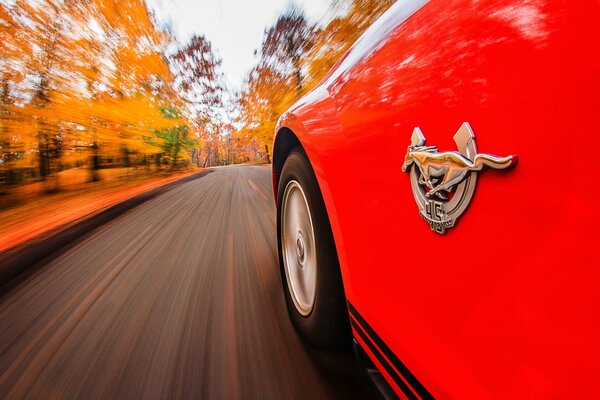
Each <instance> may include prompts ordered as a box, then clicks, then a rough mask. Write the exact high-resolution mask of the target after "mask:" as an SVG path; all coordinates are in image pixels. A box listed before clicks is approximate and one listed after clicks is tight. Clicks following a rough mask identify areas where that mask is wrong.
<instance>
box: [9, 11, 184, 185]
mask: <svg viewBox="0 0 600 400" xmlns="http://www.w3.org/2000/svg"><path fill="white" fill-rule="evenodd" d="M172 40H173V39H172V38H171V37H170V36H169V35H168V34H167V33H166V32H164V31H162V30H160V29H158V28H157V24H156V23H155V21H154V19H153V16H152V14H151V13H150V12H149V11H148V8H147V6H146V3H145V2H144V0H119V1H117V0H44V1H32V0H12V1H4V0H0V181H1V183H5V184H8V183H11V182H13V181H16V180H17V178H15V177H17V176H19V175H23V174H16V173H15V168H20V169H21V170H23V171H28V173H31V172H33V171H35V175H36V176H38V177H41V178H42V179H44V180H46V187H47V190H55V189H57V188H58V180H57V178H56V174H55V173H56V172H57V171H59V170H61V169H64V168H68V167H70V166H76V165H82V164H88V165H89V167H90V171H91V174H90V180H98V179H99V174H98V169H99V168H100V167H101V166H102V163H103V160H105V161H106V160H110V161H111V163H113V164H112V165H114V161H115V160H119V159H120V160H121V164H125V165H129V164H131V162H132V161H133V162H136V163H138V164H139V163H143V162H147V160H148V159H150V158H152V157H155V156H159V155H160V154H162V152H163V151H164V143H163V141H164V138H162V137H159V136H157V135H158V132H162V131H163V130H165V129H169V128H174V127H177V129H179V130H180V131H181V130H183V129H184V127H185V126H188V125H189V123H188V122H187V121H186V120H185V118H184V117H183V116H181V115H178V116H177V117H176V118H172V117H171V116H167V115H165V114H164V113H163V112H162V110H163V109H165V108H169V109H173V110H178V109H181V107H182V106H183V104H184V101H183V99H182V98H181V97H180V96H179V94H178V92H177V91H176V90H175V88H174V76H173V73H172V71H171V69H170V65H169V63H168V61H167V58H166V56H165V52H166V49H167V47H168V46H169V45H170V44H171V42H172ZM186 129H187V128H186ZM181 143H184V142H181ZM183 155H185V152H180V153H177V157H181V156H183ZM34 163H35V170H34V169H33V167H34ZM3 187H6V185H3Z"/></svg>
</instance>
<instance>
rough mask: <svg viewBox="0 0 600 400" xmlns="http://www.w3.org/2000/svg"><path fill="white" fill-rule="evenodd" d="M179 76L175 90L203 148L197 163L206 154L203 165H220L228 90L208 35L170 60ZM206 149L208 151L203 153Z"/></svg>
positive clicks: (225, 128)
mask: <svg viewBox="0 0 600 400" xmlns="http://www.w3.org/2000/svg"><path fill="white" fill-rule="evenodd" d="M170 64H171V69H172V71H173V73H174V75H175V85H174V87H175V89H176V90H178V92H179V93H180V95H181V97H182V98H183V99H184V101H185V103H186V104H185V107H184V109H185V110H186V113H187V114H188V119H189V120H191V121H193V124H194V128H195V133H196V136H197V137H199V138H201V139H202V140H201V141H197V143H198V144H202V145H203V149H196V150H195V152H194V154H195V158H196V162H197V163H198V165H200V155H201V154H202V153H205V157H204V158H205V159H204V163H203V165H204V166H206V165H207V164H210V162H211V160H213V162H215V161H216V162H215V163H219V161H218V160H219V159H220V155H219V151H218V150H219V143H220V142H221V139H222V136H223V135H225V134H226V133H227V129H228V125H229V124H228V122H227V115H226V114H227V113H226V110H225V109H226V106H227V105H226V104H225V103H226V101H225V98H226V96H227V89H226V86H225V82H224V79H223V75H222V73H221V72H220V70H219V67H220V66H221V60H220V59H219V58H218V57H217V56H216V55H215V54H214V52H213V49H212V45H211V43H210V42H209V41H208V40H207V39H206V38H205V37H204V36H198V35H195V36H193V37H192V38H191V39H190V41H189V42H188V43H187V44H185V45H184V46H183V47H181V48H180V49H179V50H178V51H177V52H175V54H173V55H172V56H171V57H170ZM203 150H204V151H203Z"/></svg>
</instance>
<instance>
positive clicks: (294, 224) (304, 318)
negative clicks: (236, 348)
mask: <svg viewBox="0 0 600 400" xmlns="http://www.w3.org/2000/svg"><path fill="white" fill-rule="evenodd" d="M277 205H278V206H277V237H278V246H279V265H280V267H281V278H282V282H283V288H284V293H285V301H286V304H287V309H288V313H289V315H290V318H291V320H292V322H293V324H294V326H295V327H296V329H297V330H298V331H299V332H300V334H301V335H302V336H303V337H304V338H305V339H306V340H307V341H308V342H309V343H310V344H312V345H313V346H315V347H318V348H329V349H332V348H339V347H341V346H343V345H345V344H348V343H350V329H349V323H348V313H347V310H346V304H345V301H346V299H345V296H344V288H343V285H342V278H341V274H340V267H339V262H338V257H337V252H336V249H335V243H334V240H333V234H332V232H331V226H330V225H329V219H328V217H327V211H326V209H325V204H324V202H323V197H322V196H321V192H320V190H319V185H318V183H317V179H316V177H315V174H314V172H313V169H312V167H311V165H310V162H309V161H308V157H307V156H306V154H305V153H304V151H303V150H302V148H301V147H299V146H298V147H296V148H294V149H293V150H292V151H291V153H290V155H289V156H288V158H287V159H286V161H285V163H284V165H283V168H282V171H281V175H280V179H279V186H278V193H277Z"/></svg>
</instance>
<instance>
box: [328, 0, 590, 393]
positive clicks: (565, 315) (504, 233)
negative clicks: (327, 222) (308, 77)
mask: <svg viewBox="0 0 600 400" xmlns="http://www.w3.org/2000/svg"><path fill="white" fill-rule="evenodd" d="M418 6H419V7H415V5H414V4H412V5H411V2H410V1H409V2H399V4H397V5H395V6H394V7H393V10H392V11H391V12H392V13H396V14H397V17H396V21H399V20H401V19H403V18H404V17H406V15H404V14H406V13H408V14H411V13H412V12H413V11H415V8H416V9H418V10H417V11H416V12H415V13H414V14H413V15H412V16H410V17H409V18H408V19H406V21H404V22H402V23H401V24H399V25H394V24H393V18H389V15H388V26H386V27H384V28H385V29H383V28H380V30H379V32H380V36H379V37H373V38H371V42H370V44H369V46H370V47H369V50H368V51H361V52H360V55H361V56H360V58H358V59H351V56H352V52H351V53H350V56H349V57H350V58H349V61H347V62H346V64H347V65H346V66H344V67H343V68H340V69H339V71H338V73H336V74H333V75H332V76H331V77H330V78H329V81H328V82H326V84H327V90H328V91H329V95H330V96H331V97H332V98H333V100H334V102H335V105H336V108H337V112H338V115H339V122H340V124H341V126H342V129H343V134H344V138H345V139H344V143H343V146H342V147H343V151H344V159H345V162H346V164H345V166H344V167H345V168H346V171H344V170H343V168H339V169H338V172H336V173H337V175H336V176H338V178H339V179H337V183H331V182H332V181H333V179H332V180H330V183H329V190H331V192H332V195H333V196H332V197H333V199H334V200H333V201H334V203H335V204H333V205H332V207H331V208H334V207H335V210H336V212H337V219H338V220H339V221H340V228H339V230H338V231H339V232H343V241H344V246H343V248H344V255H343V256H341V257H340V260H341V262H342V269H343V274H344V281H345V289H346V295H347V297H348V300H349V302H350V305H351V308H352V309H354V310H355V312H356V313H357V314H358V316H359V317H360V318H362V319H363V322H364V323H365V324H368V326H369V328H371V329H372V335H376V336H378V339H379V340H381V342H382V343H380V346H379V347H382V346H385V347H388V350H389V351H390V352H391V353H385V352H382V354H383V358H384V362H389V363H390V364H391V366H392V369H393V370H394V371H395V372H398V374H399V375H400V377H401V381H402V384H406V386H407V387H408V388H409V390H410V392H411V393H413V395H415V394H416V395H417V396H419V395H423V393H425V394H427V393H429V394H431V395H433V396H435V397H442V398H445V397H454V398H521V397H528V398H550V397H552V398H580V397H584V395H585V397H587V398H591V397H598V396H600V388H599V385H598V383H596V382H597V380H596V379H595V375H596V372H597V368H596V364H597V361H596V359H597V357H598V355H599V353H600V352H599V350H600V348H599V344H598V343H599V341H598V340H597V338H598V335H599V329H598V328H599V322H598V318H597V312H598V309H599V305H600V295H599V293H600V291H598V283H599V282H600V280H599V278H600V272H599V268H598V261H597V260H598V259H599V256H600V252H599V246H598V233H597V229H598V224H599V222H600V218H599V216H598V212H597V211H596V208H597V207H596V204H595V203H596V202H595V200H596V199H597V197H598V194H600V191H599V190H598V189H597V185H596V183H595V181H596V174H595V171H596V169H597V166H598V164H597V156H595V155H594V153H595V150H596V148H597V147H598V146H599V145H600V140H599V139H598V134H597V133H598V128H599V125H600V124H599V117H598V106H599V105H600V104H599V101H598V93H600V85H599V79H598V75H597V73H598V71H599V70H600V69H599V67H600V63H599V52H598V47H597V43H598V42H599V39H600V38H599V35H598V28H597V22H598V20H599V17H600V15H599V13H598V2H595V1H584V2H570V1H550V0H521V1H506V0H451V1H442V0H432V1H430V2H428V3H427V4H425V5H423V6H422V7H420V4H418ZM407 7H412V8H413V9H408V11H407ZM403 8H404V9H403ZM403 10H404V11H403ZM403 13H404V14H403ZM385 18H386V17H385V16H384V19H385ZM390 21H392V22H390ZM363 45H364V44H363ZM343 65H344V64H343V63H342V66H343ZM465 122H467V123H468V124H469V125H470V127H471V129H472V131H473V132H474V134H475V137H476V144H477V148H478V151H479V152H481V153H487V154H496V155H499V156H507V155H518V157H519V163H518V164H517V165H516V167H514V168H512V169H510V170H494V169H491V168H490V169H488V170H484V171H481V172H478V173H477V186H476V189H475V191H474V193H473V197H472V198H471V201H470V205H469V206H468V208H466V210H465V211H464V212H463V213H462V215H460V217H458V220H457V223H456V225H455V226H454V227H453V228H450V229H447V230H446V232H445V234H444V235H441V234H439V233H437V232H435V231H434V230H432V229H431V228H430V226H429V224H428V223H427V222H426V221H425V220H424V218H423V217H422V216H421V215H420V212H419V211H420V210H419V208H418V206H417V204H416V202H415V198H414V195H413V189H412V187H411V181H410V175H409V173H407V172H403V171H402V169H401V167H402V164H403V162H404V157H405V154H406V153H407V147H408V146H409V145H410V144H411V136H412V134H413V131H414V128H415V127H419V128H420V130H421V132H422V133H423V135H424V136H425V138H426V140H427V142H426V143H427V145H432V146H437V148H438V149H439V151H457V144H456V143H455V141H454V139H453V136H454V135H455V133H456V132H457V131H458V130H459V128H460V127H461V126H462V125H463V123H465ZM349 187H351V188H352V191H353V195H352V196H347V195H346V194H347V193H348V188H349ZM341 193H344V195H343V196H342V195H340V196H336V194H341ZM341 236H342V233H339V234H337V236H336V242H338V239H340V238H341ZM338 247H339V246H338ZM353 318H354V319H356V317H353ZM355 335H356V332H355ZM371 339H372V340H374V339H375V338H373V337H371ZM363 345H364V343H363ZM384 353H385V354H384ZM371 356H372V357H373V358H374V360H375V357H374V354H372V353H371ZM395 357H397V361H398V362H399V363H400V364H398V363H396V362H393V360H391V359H392V358H395ZM375 362H376V363H377V364H378V365H379V367H380V368H382V365H381V360H379V361H377V360H375ZM404 368H405V370H404ZM407 371H408V372H407ZM385 376H386V377H387V379H388V381H389V382H390V384H391V385H392V386H393V387H394V388H395V389H396V391H398V392H399V393H402V390H401V389H402V388H400V386H399V383H398V381H394V379H392V377H391V375H390V373H389V372H388V373H385ZM415 382H416V383H415ZM415 385H416V386H418V385H422V386H423V387H424V388H425V389H426V392H420V389H419V388H418V387H417V388H415Z"/></svg>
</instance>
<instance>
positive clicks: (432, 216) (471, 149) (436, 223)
mask: <svg viewBox="0 0 600 400" xmlns="http://www.w3.org/2000/svg"><path fill="white" fill-rule="evenodd" d="M454 142H455V143H456V146H457V148H458V152H456V151H447V152H442V153H440V152H438V149H437V147H435V146H425V136H424V135H423V132H421V129H419V128H415V129H414V131H413V134H412V137H411V145H410V146H408V151H407V152H406V156H405V157H404V164H403V165H402V171H404V172H410V181H411V186H412V190H413V195H414V197H415V201H416V202H417V205H418V206H419V209H420V214H421V216H422V217H423V218H424V219H425V221H427V223H428V224H429V226H430V227H431V229H432V230H433V231H435V232H437V233H440V234H444V233H446V229H447V228H451V227H453V226H454V224H455V223H456V220H457V219H458V217H459V216H460V215H461V214H462V213H463V212H464V211H465V210H466V209H467V207H468V205H469V203H470V202H471V198H472V197H473V193H474V192H475V184H476V182H477V172H478V171H481V169H483V167H484V166H486V167H490V168H494V169H506V168H509V167H511V166H513V165H515V164H516V161H517V157H516V156H508V157H497V156H493V155H490V154H478V153H477V146H476V145H475V135H474V134H473V131H472V130H471V127H470V126H469V124H468V123H467V122H465V123H463V124H462V125H461V127H460V129H459V130H458V132H456V134H455V135H454Z"/></svg>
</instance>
